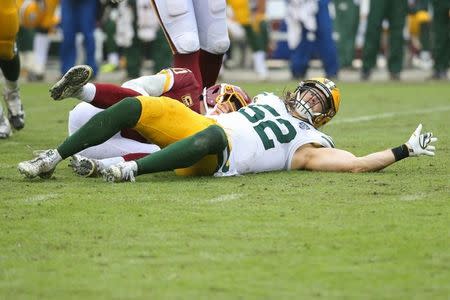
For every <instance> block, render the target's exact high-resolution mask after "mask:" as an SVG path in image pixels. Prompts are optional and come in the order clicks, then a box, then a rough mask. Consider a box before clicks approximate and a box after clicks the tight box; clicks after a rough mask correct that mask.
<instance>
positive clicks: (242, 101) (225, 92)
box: [203, 83, 252, 111]
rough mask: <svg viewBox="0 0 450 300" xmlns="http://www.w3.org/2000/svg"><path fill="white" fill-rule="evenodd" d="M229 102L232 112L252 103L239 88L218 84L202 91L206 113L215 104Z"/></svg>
mask: <svg viewBox="0 0 450 300" xmlns="http://www.w3.org/2000/svg"><path fill="white" fill-rule="evenodd" d="M225 102H229V103H230V104H231V106H232V108H233V111H236V110H238V109H240V108H241V107H244V106H247V105H249V104H250V103H251V102H252V99H251V98H250V97H249V96H248V94H247V93H246V92H245V91H244V90H243V89H241V88H240V87H238V86H236V85H232V84H228V83H220V84H216V85H213V86H211V87H209V88H204V89H203V103H204V105H205V109H206V110H207V111H208V110H210V109H212V108H213V107H215V106H216V104H217V103H225Z"/></svg>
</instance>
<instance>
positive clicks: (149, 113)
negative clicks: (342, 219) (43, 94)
mask: <svg viewBox="0 0 450 300" xmlns="http://www.w3.org/2000/svg"><path fill="white" fill-rule="evenodd" d="M254 101H255V102H256V103H254V104H250V105H249V106H246V107H243V108H241V109H239V110H238V111H237V112H232V113H228V114H220V115H215V116H203V115H200V114H198V113H195V112H193V111H192V110H190V109H188V108H187V107H186V106H184V105H183V104H181V103H180V102H178V101H175V100H173V99H170V98H167V97H149V96H138V97H129V98H126V99H124V100H122V101H120V102H118V103H117V104H115V105H113V106H111V107H109V108H107V109H105V110H104V111H103V112H101V113H98V114H97V115H96V116H94V117H93V118H92V119H91V120H89V121H88V122H87V123H86V124H85V125H84V126H83V127H81V128H80V129H79V130H78V131H77V132H75V133H74V134H73V135H71V136H69V137H68V138H67V139H66V140H65V141H64V142H63V143H62V144H61V145H59V146H58V148H57V149H50V150H46V151H45V152H43V153H41V154H40V155H39V156H37V157H36V158H34V159H32V160H29V161H23V162H21V163H19V165H18V170H19V172H20V173H21V174H23V175H25V176H26V177H28V178H33V177H36V176H40V177H43V178H48V177H50V176H51V175H52V173H53V171H54V170H55V168H56V166H57V164H58V163H59V162H61V161H62V160H64V159H66V158H67V157H69V156H71V155H73V154H75V153H78V152H79V151H81V150H83V149H85V148H88V147H91V146H94V145H97V144H100V143H102V142H104V141H105V140H107V139H108V138H110V137H111V136H112V135H114V134H115V133H116V132H118V131H119V130H121V129H123V128H133V129H134V130H136V131H137V132H139V133H140V134H141V135H142V136H144V137H145V138H147V139H148V140H151V141H152V142H153V143H155V144H157V145H158V146H160V147H161V148H162V150H160V151H158V152H155V153H153V154H151V155H148V156H145V157H143V158H140V159H137V160H135V161H128V162H123V163H119V164H117V165H113V166H111V167H109V168H108V169H106V170H105V171H104V174H103V176H104V178H105V180H107V181H112V182H119V181H134V180H135V176H138V175H141V174H146V173H155V172H162V171H168V170H175V172H176V173H177V174H179V175H215V176H231V175H238V174H245V173H257V172H265V171H274V170H292V169H298V170H312V171H336V172H368V171H378V170H381V169H383V168H385V167H387V166H389V165H391V164H393V163H394V162H396V161H399V160H401V159H404V158H407V157H413V156H420V155H430V156H433V155H434V150H435V147H434V146H432V145H431V143H433V142H435V141H436V140H437V138H435V137H433V135H432V134H431V133H424V134H422V133H421V129H422V125H419V126H418V127H417V129H416V130H415V131H414V133H413V134H412V136H411V137H410V139H409V140H408V141H407V142H406V143H405V144H403V145H401V146H399V147H396V148H392V149H387V150H384V151H380V152H376V153H372V154H369V155H367V156H363V157H356V156H355V155H353V154H352V153H350V152H348V151H345V150H340V149H336V148H334V145H333V142H332V140H331V138H330V137H328V136H327V135H325V134H323V133H321V132H320V131H318V130H317V129H318V128H320V127H321V126H322V125H324V124H326V123H327V122H329V121H330V120H331V119H332V118H333V117H334V116H335V114H336V112H337V111H338V109H339V104H340V93H339V90H338V89H337V87H336V86H335V84H334V83H333V82H332V81H330V80H327V79H325V78H318V79H312V80H306V81H302V82H300V84H299V86H298V87H297V89H296V90H295V91H294V92H293V93H287V94H286V96H285V97H284V98H283V99H281V98H279V97H277V96H275V95H273V94H268V93H264V94H260V95H258V96H256V99H254ZM94 129H95V130H94Z"/></svg>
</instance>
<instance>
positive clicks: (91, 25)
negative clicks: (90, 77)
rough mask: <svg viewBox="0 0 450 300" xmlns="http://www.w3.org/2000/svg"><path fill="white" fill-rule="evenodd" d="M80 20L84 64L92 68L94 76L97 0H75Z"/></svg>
mask: <svg viewBox="0 0 450 300" xmlns="http://www.w3.org/2000/svg"><path fill="white" fill-rule="evenodd" d="M77 2H78V3H77V5H78V6H79V7H78V9H79V12H80V15H79V16H78V17H82V20H78V26H79V30H80V31H81V33H82V34H83V39H84V40H83V45H84V49H85V53H86V64H87V65H89V66H91V67H92V69H93V70H94V77H95V76H96V75H97V71H98V67H97V62H96V60H95V38H94V30H95V26H96V25H95V22H96V14H97V1H90V0H84V1H79V0H78V1H77Z"/></svg>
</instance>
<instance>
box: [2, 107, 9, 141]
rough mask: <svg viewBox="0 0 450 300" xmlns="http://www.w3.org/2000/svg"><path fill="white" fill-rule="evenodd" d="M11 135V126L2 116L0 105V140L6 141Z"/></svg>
mask: <svg viewBox="0 0 450 300" xmlns="http://www.w3.org/2000/svg"><path fill="white" fill-rule="evenodd" d="M11 134H12V131H11V124H9V121H8V119H7V118H6V117H5V116H4V115H3V109H2V107H1V105H0V139H7V138H8V137H10V136H11Z"/></svg>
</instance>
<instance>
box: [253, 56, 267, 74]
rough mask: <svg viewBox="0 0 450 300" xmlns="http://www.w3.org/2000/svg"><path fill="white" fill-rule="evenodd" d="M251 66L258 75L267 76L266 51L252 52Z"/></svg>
mask: <svg viewBox="0 0 450 300" xmlns="http://www.w3.org/2000/svg"><path fill="white" fill-rule="evenodd" d="M253 68H254V70H255V72H256V73H257V74H258V75H260V76H262V77H267V65H266V53H265V52H264V51H262V50H259V51H256V52H255V53H253Z"/></svg>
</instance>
